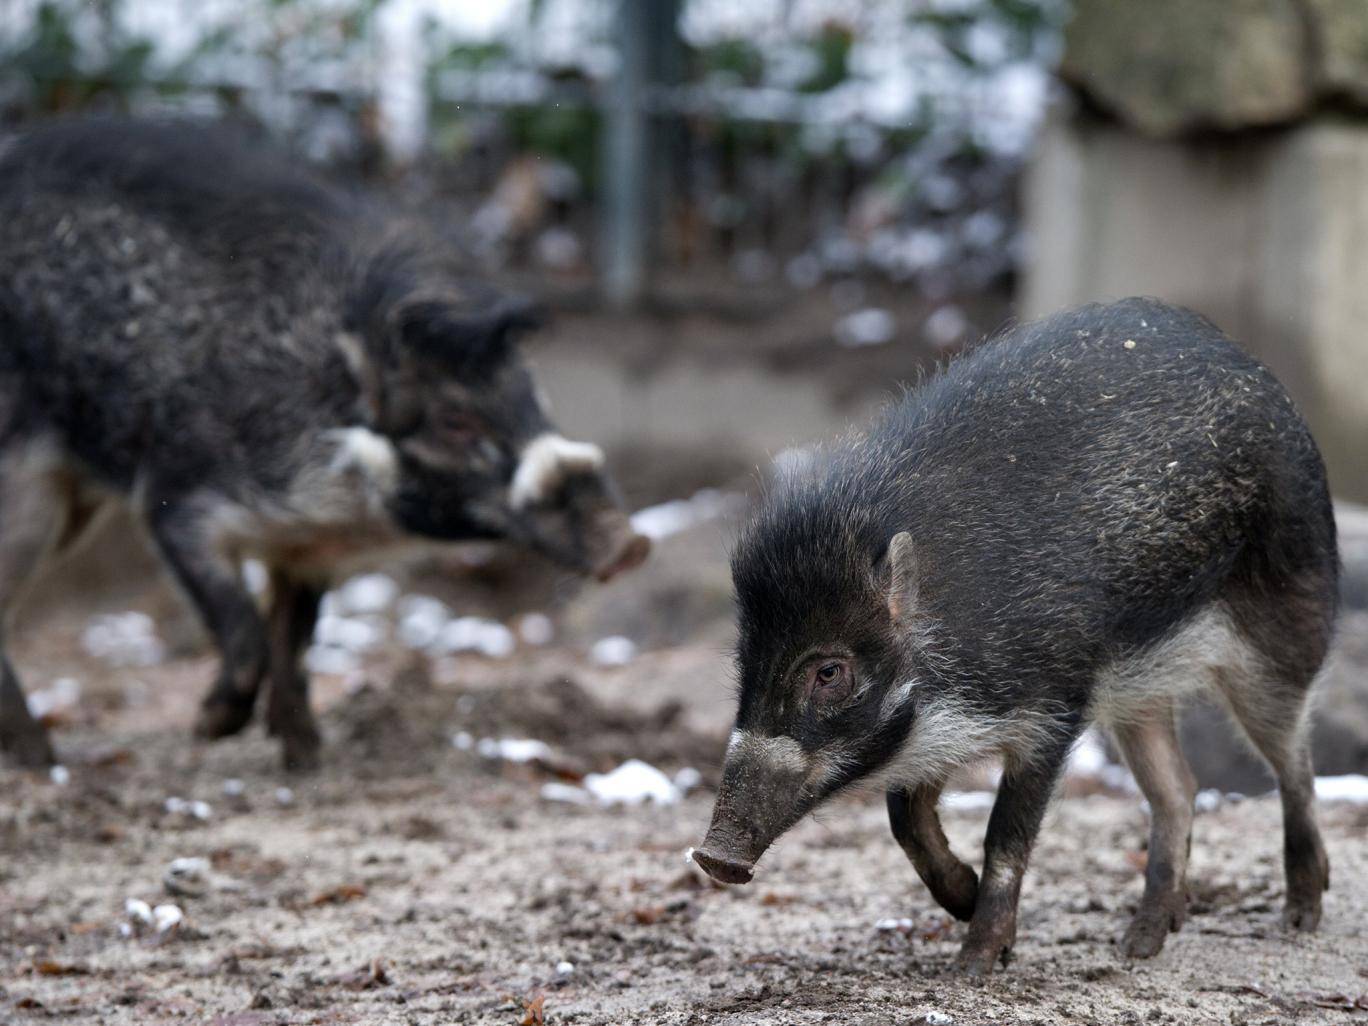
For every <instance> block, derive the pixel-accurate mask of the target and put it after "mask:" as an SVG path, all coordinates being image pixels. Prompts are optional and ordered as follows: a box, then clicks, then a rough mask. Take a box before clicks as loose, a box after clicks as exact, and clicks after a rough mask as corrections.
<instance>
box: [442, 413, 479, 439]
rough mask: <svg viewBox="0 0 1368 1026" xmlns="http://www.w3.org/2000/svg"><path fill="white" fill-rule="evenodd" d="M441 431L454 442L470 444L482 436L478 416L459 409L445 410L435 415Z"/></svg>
mask: <svg viewBox="0 0 1368 1026" xmlns="http://www.w3.org/2000/svg"><path fill="white" fill-rule="evenodd" d="M433 422H434V424H435V426H436V428H437V430H438V431H439V432H441V434H442V435H443V436H445V437H446V438H448V439H450V440H451V441H453V442H458V443H460V444H463V445H469V444H471V443H473V442H474V441H475V440H476V439H477V438H479V437H480V435H481V433H482V432H481V431H480V421H479V418H478V417H475V416H473V415H472V414H469V413H462V412H460V411H457V410H445V411H442V412H441V413H438V414H437V415H436V416H435V417H433Z"/></svg>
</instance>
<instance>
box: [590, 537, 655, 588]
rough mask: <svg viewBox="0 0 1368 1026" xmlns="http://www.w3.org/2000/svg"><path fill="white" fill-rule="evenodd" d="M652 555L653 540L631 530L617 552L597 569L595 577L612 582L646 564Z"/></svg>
mask: <svg viewBox="0 0 1368 1026" xmlns="http://www.w3.org/2000/svg"><path fill="white" fill-rule="evenodd" d="M650 554H651V539H649V538H647V537H646V536H645V535H644V534H636V533H635V532H631V531H630V529H629V533H628V535H627V537H626V539H624V540H623V542H622V544H621V545H620V546H619V547H618V548H617V549H616V551H615V552H614V553H613V554H612V555H610V556H609V557H608V558H607V559H605V560H604V561H603V562H602V563H600V564H599V566H598V567H597V568H595V570H594V576H595V577H597V578H598V579H599V580H600V581H610V580H612V579H613V578H614V577H616V576H617V575H618V574H625V573H626V572H627V571H628V570H635V569H636V568H637V567H639V566H640V565H641V564H642V563H644V562H646V557H647V556H649V555H650Z"/></svg>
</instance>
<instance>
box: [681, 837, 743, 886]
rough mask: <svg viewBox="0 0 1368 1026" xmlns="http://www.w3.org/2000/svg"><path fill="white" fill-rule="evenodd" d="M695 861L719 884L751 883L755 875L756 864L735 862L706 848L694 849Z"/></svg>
mask: <svg viewBox="0 0 1368 1026" xmlns="http://www.w3.org/2000/svg"><path fill="white" fill-rule="evenodd" d="M693 860H694V861H695V862H697V863H698V865H699V867H700V868H701V869H702V870H703V872H705V873H707V874H708V875H709V876H710V877H712V878H713V879H714V880H716V881H717V882H718V883H727V884H745V883H750V882H751V877H752V876H754V875H755V863H753V862H751V863H746V862H737V861H734V860H733V858H732V857H730V856H728V855H724V854H722V853H721V852H715V851H709V850H708V848H707V847H706V846H705V847H702V848H695V849H694V851H693Z"/></svg>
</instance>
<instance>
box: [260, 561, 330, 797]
mask: <svg viewBox="0 0 1368 1026" xmlns="http://www.w3.org/2000/svg"><path fill="white" fill-rule="evenodd" d="M322 598H323V591H322V589H321V588H319V587H317V586H316V585H313V584H309V583H305V582H303V581H299V580H297V579H295V578H294V577H292V576H290V575H289V574H287V573H285V572H283V571H279V570H276V571H272V573H271V610H270V613H269V615H268V618H267V633H268V635H269V638H270V669H269V676H270V683H271V690H270V697H269V699H268V705H267V710H266V726H267V729H268V730H269V731H270V732H271V733H272V734H273V735H275V736H276V737H278V738H280V744H281V755H282V758H283V760H284V763H285V768H286V769H287V770H292V771H296V772H302V771H309V770H312V769H316V768H317V766H318V751H319V747H320V738H319V733H318V725H317V723H316V722H315V721H314V717H313V712H312V711H311V710H310V709H309V678H308V674H307V672H306V671H305V669H304V666H303V665H302V662H301V655H302V653H303V651H304V647H305V646H306V645H307V644H308V643H309V639H310V638H311V637H312V636H313V630H314V625H315V623H316V622H317V620H318V605H319V602H320V601H321V600H322Z"/></svg>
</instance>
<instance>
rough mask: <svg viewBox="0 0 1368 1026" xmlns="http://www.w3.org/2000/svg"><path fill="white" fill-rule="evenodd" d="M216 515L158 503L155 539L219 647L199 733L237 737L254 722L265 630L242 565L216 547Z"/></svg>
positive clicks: (153, 511) (153, 514)
mask: <svg viewBox="0 0 1368 1026" xmlns="http://www.w3.org/2000/svg"><path fill="white" fill-rule="evenodd" d="M210 523H211V515H210V514H209V513H206V512H205V511H204V510H203V508H202V507H201V506H199V505H197V504H189V503H184V502H181V501H177V500H171V499H154V500H153V501H152V503H151V506H150V512H149V515H148V526H149V527H150V529H151V531H152V537H153V539H154V540H155V541H156V543H157V547H158V548H159V549H160V550H161V553H162V556H163V557H164V558H165V559H166V562H167V564H168V565H169V566H170V568H171V571H172V573H174V574H175V576H176V579H177V580H178V581H179V582H180V584H181V586H182V587H183V588H184V589H185V591H186V594H188V595H189V597H190V600H191V602H193V603H194V605H195V608H196V610H198V612H199V614H200V617H201V618H202V619H203V620H204V624H205V626H206V627H207V628H208V630H209V633H210V634H211V635H213V638H214V642H215V644H216V645H217V646H218V650H219V655H220V657H221V659H222V662H221V664H220V667H219V675H218V679H217V680H215V682H214V684H213V686H212V687H211V688H210V690H209V693H208V694H207V695H205V697H204V701H203V703H201V705H200V714H199V718H198V719H197V720H196V721H195V733H196V734H198V735H199V736H200V737H205V738H219V737H227V736H228V735H229V734H236V733H237V732H238V731H239V730H241V729H242V728H243V727H245V726H246V725H247V723H248V721H249V720H251V718H252V707H253V706H254V705H255V704H256V696H257V690H258V689H259V687H260V686H261V678H262V675H263V674H264V673H265V671H266V628H265V625H264V624H263V623H262V620H261V615H260V614H259V613H258V612H257V608H256V603H255V602H253V600H252V596H251V594H250V593H249V592H248V591H247V589H246V587H245V586H244V585H243V583H242V578H241V575H240V574H239V572H238V567H237V564H236V563H235V562H234V561H233V560H231V559H229V558H227V556H226V555H225V554H223V553H222V552H220V551H219V550H218V549H217V548H216V547H215V545H214V544H213V539H212V533H211V530H210Z"/></svg>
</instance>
